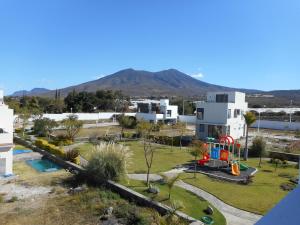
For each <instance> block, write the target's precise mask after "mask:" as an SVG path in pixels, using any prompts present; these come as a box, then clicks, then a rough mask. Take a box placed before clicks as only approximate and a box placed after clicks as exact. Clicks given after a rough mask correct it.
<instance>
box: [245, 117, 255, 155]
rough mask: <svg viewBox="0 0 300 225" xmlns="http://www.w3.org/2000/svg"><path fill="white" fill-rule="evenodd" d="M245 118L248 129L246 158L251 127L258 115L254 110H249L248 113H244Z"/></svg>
mask: <svg viewBox="0 0 300 225" xmlns="http://www.w3.org/2000/svg"><path fill="white" fill-rule="evenodd" d="M244 119H245V123H246V126H247V129H246V142H245V151H244V160H247V159H248V134H249V127H250V126H251V125H252V124H253V123H255V121H256V117H255V114H254V113H253V112H247V113H246V114H244Z"/></svg>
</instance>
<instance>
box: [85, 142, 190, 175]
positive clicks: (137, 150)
mask: <svg viewBox="0 0 300 225" xmlns="http://www.w3.org/2000/svg"><path fill="white" fill-rule="evenodd" d="M123 144H124V145H126V146H128V147H129V148H130V150H131V151H132V153H133V154H132V159H131V163H130V165H129V168H128V172H129V173H145V172H146V171H147V166H146V163H145V158H144V150H143V144H142V142H139V141H131V142H124V143H123ZM155 146H156V147H155V153H154V159H153V165H152V169H151V173H160V172H164V171H168V170H171V169H172V168H173V167H175V166H176V165H179V164H183V163H187V162H188V161H190V160H192V159H193V157H192V156H191V155H190V153H189V152H188V149H187V148H182V149H181V150H180V148H179V147H173V150H172V149H171V147H170V146H164V145H155ZM92 149H93V145H92V144H89V143H86V144H83V145H80V146H79V150H80V154H81V155H82V156H83V157H84V158H86V159H89V157H90V152H91V150H92Z"/></svg>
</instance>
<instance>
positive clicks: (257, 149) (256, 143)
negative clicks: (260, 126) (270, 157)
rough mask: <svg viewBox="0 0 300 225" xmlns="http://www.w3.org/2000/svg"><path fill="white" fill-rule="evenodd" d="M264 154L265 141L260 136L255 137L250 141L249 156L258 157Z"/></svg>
mask: <svg viewBox="0 0 300 225" xmlns="http://www.w3.org/2000/svg"><path fill="white" fill-rule="evenodd" d="M265 154H266V142H265V141H264V139H263V138H262V137H255V138H254V139H253V141H252V147H251V151H249V156H252V157H260V156H264V155H265Z"/></svg>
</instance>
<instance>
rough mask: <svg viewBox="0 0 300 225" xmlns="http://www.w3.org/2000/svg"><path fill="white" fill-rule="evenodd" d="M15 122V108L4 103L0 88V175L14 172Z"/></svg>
mask: <svg viewBox="0 0 300 225" xmlns="http://www.w3.org/2000/svg"><path fill="white" fill-rule="evenodd" d="M13 122H14V113H13V110H12V109H9V108H8V106H7V105H5V104H4V95H3V91H2V90H0V176H3V175H4V176H7V175H11V174H12V173H13V146H14V145H13Z"/></svg>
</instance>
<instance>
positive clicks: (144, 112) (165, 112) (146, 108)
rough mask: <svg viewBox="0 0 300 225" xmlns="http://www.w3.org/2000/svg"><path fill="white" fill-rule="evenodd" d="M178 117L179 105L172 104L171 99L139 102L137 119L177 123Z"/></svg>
mask: <svg viewBox="0 0 300 225" xmlns="http://www.w3.org/2000/svg"><path fill="white" fill-rule="evenodd" d="M177 117H178V106H177V105H170V104H169V99H161V100H160V101H159V103H158V102H149V103H138V104H137V113H136V118H137V120H145V121H149V122H153V123H157V122H158V121H162V122H165V123H168V122H172V123H174V122H175V123H176V122H177Z"/></svg>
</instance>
